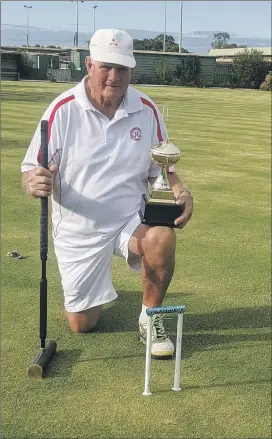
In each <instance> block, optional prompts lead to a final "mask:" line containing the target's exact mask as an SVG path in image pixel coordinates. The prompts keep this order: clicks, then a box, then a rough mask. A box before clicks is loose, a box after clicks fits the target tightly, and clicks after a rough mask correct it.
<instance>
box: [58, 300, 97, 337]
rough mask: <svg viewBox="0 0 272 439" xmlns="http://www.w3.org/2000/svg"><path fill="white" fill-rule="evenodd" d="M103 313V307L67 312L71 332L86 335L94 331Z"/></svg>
mask: <svg viewBox="0 0 272 439" xmlns="http://www.w3.org/2000/svg"><path fill="white" fill-rule="evenodd" d="M101 311H102V306H96V307H94V308H90V309H88V310H85V311H80V312H69V311H66V316H67V318H68V321H69V325H70V328H71V330H72V331H73V332H75V333H84V332H89V331H91V330H93V329H94V328H95V327H96V325H97V322H98V320H99V317H100V313H101Z"/></svg>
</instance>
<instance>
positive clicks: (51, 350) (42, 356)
mask: <svg viewBox="0 0 272 439" xmlns="http://www.w3.org/2000/svg"><path fill="white" fill-rule="evenodd" d="M56 350H57V343H56V342H55V341H53V340H49V341H48V343H47V346H46V347H45V349H42V351H41V352H40V353H39V354H38V355H36V357H35V358H34V359H33V361H32V363H31V364H30V365H29V366H28V368H27V374H28V376H29V378H42V377H43V372H44V370H45V368H46V367H47V365H48V364H49V362H50V360H51V357H52V356H53V355H54V354H55V353H56Z"/></svg>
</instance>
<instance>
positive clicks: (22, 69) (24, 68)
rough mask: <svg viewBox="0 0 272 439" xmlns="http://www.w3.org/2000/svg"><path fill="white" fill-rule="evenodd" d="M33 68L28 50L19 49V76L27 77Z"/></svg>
mask: <svg viewBox="0 0 272 439" xmlns="http://www.w3.org/2000/svg"><path fill="white" fill-rule="evenodd" d="M32 68H33V60H32V59H31V58H30V56H29V55H28V52H25V51H24V50H23V51H21V59H20V63H19V74H20V76H21V77H28V75H29V74H30V72H31V70H32Z"/></svg>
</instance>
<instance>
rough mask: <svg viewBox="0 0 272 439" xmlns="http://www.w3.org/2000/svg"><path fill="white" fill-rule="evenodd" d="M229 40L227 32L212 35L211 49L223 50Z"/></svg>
mask: <svg viewBox="0 0 272 439" xmlns="http://www.w3.org/2000/svg"><path fill="white" fill-rule="evenodd" d="M229 40H230V34H228V33H227V32H217V33H216V34H214V35H213V41H212V48H213V49H225V48H226V47H227V46H228V41H229Z"/></svg>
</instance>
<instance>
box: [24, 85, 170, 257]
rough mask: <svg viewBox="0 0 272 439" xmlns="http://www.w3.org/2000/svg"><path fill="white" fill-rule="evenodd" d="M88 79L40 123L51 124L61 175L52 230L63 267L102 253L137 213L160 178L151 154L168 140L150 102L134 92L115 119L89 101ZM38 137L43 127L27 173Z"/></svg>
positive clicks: (52, 157)
mask: <svg viewBox="0 0 272 439" xmlns="http://www.w3.org/2000/svg"><path fill="white" fill-rule="evenodd" d="M84 79H85V78H84ZM84 79H83V80H82V81H81V82H80V83H79V84H78V85H77V86H76V87H74V88H72V89H70V90H68V91H66V92H64V93H62V94H61V95H60V96H59V97H57V98H56V99H55V100H54V101H53V102H52V104H51V105H50V106H49V108H48V109H47V110H46V112H45V113H44V115H43V117H42V119H46V120H48V121H49V145H48V148H49V151H48V157H49V164H56V165H57V166H58V168H59V173H58V175H57V176H56V178H55V185H54V193H53V196H52V229H53V237H54V244H55V251H56V255H57V257H58V258H59V260H61V261H62V262H70V261H75V260H80V259H83V258H84V257H86V256H87V255H88V254H89V252H93V251H95V250H94V249H95V248H102V247H103V245H104V244H105V243H106V242H108V240H110V239H113V238H114V237H115V236H116V234H117V233H118V232H119V231H120V230H121V229H122V227H124V225H125V224H126V223H127V222H128V221H129V220H130V219H131V218H132V216H133V215H135V213H137V212H138V211H139V208H140V204H141V197H142V194H143V193H145V192H146V183H147V179H148V177H156V176H157V175H158V173H159V167H158V166H157V165H156V164H155V163H154V162H153V161H152V159H151V153H150V149H151V147H152V146H154V145H156V144H158V143H159V142H161V141H163V140H165V139H167V137H168V136H167V132H166V128H165V124H164V122H163V119H162V116H161V114H160V112H159V110H158V108H157V107H156V105H155V104H154V102H153V101H152V100H151V99H150V98H149V97H148V96H146V95H145V94H143V93H141V92H139V91H137V90H135V89H134V88H133V87H131V86H129V87H128V89H127V92H126V94H125V97H124V99H123V102H122V104H121V105H120V107H119V108H118V110H117V111H116V113H115V116H114V118H113V119H112V120H109V119H108V118H107V117H106V116H105V115H103V114H102V113H101V112H100V111H98V110H97V109H96V108H95V107H94V106H93V105H92V104H91V102H90V101H89V99H88V98H87V95H86V91H85V86H84ZM40 138H41V134H40V123H39V125H38V127H37V130H36V132H35V134H34V137H33V139H32V141H31V143H30V146H29V148H28V150H27V153H26V156H25V158H24V160H23V163H22V172H25V171H28V170H30V169H32V168H34V167H37V166H39V156H40V153H39V150H40Z"/></svg>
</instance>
